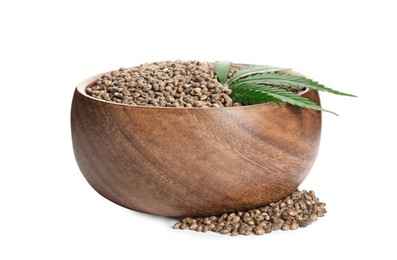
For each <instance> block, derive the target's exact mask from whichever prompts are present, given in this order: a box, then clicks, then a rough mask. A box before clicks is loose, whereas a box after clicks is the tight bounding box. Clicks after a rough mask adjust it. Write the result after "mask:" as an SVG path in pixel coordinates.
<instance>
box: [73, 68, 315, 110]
mask: <svg viewBox="0 0 397 260" xmlns="http://www.w3.org/2000/svg"><path fill="white" fill-rule="evenodd" d="M111 72H112V71H108V72H103V73H99V74H97V75H94V76H91V77H88V78H86V79H84V80H82V81H81V82H80V83H78V84H77V86H76V91H77V92H78V93H79V94H81V95H83V96H84V97H86V98H89V99H91V100H94V101H98V102H103V103H106V104H109V105H114V106H124V107H131V108H137V109H171V110H191V111H194V110H218V109H227V110H230V109H247V108H250V107H251V108H253V107H258V106H272V105H275V104H278V105H285V104H281V103H277V102H273V101H271V102H265V103H260V104H253V105H245V106H232V107H154V106H139V105H136V106H133V105H129V104H122V103H116V102H112V101H107V100H103V99H97V98H95V97H92V96H90V95H88V94H87V93H86V91H85V90H86V89H87V88H88V87H89V86H92V85H94V84H95V81H96V80H97V79H99V78H100V77H102V76H103V75H106V74H110V73H111ZM290 72H292V73H297V72H295V71H292V70H291V71H290ZM300 75H301V74H300ZM309 91H312V90H311V89H309V88H306V89H305V90H304V91H303V92H301V93H299V95H303V94H306V93H308V92H309Z"/></svg>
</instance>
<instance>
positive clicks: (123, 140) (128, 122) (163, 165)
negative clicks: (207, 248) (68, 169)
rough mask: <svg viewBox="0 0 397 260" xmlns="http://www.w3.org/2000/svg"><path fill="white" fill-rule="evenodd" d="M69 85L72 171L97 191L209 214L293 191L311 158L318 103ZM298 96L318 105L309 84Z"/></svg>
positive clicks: (166, 212)
mask: <svg viewBox="0 0 397 260" xmlns="http://www.w3.org/2000/svg"><path fill="white" fill-rule="evenodd" d="M101 75H103V74H100V75H97V76H94V77H91V78H89V79H87V80H85V81H83V82H81V83H80V84H79V85H78V86H77V88H76V91H75V93H74V97H73V104H72V111H71V127H72V139H73V148H74V153H75V157H76V160H77V163H78V165H79V167H80V170H81V172H82V173H83V175H84V176H85V178H86V179H87V181H88V182H89V184H90V185H91V186H92V187H93V188H94V189H95V190H96V191H97V192H98V193H99V194H101V195H102V196H104V197H105V198H107V199H109V200H111V201H113V202H115V203H117V204H119V205H121V206H124V207H126V208H129V209H133V210H137V211H141V212H147V213H151V214H156V215H163V216H171V217H184V216H209V215H214V214H219V213H223V212H231V211H237V210H245V209H250V208H254V207H259V206H263V205H266V204H268V203H271V202H275V201H277V200H279V199H281V198H284V197H286V196H288V195H289V194H291V193H292V192H294V191H295V190H296V189H297V187H298V186H299V185H300V183H301V182H302V181H303V180H304V179H305V177H306V176H307V174H308V172H309V171H310V169H311V167H312V165H313V163H314V160H315V158H316V155H317V152H318V148H319V142H320V134H321V112H319V111H314V110H308V109H303V108H299V107H294V106H290V105H284V104H277V103H265V104H258V105H251V106H243V107H228V108H164V107H161V108H158V107H157V108H156V107H143V106H128V105H122V104H115V103H111V102H106V101H102V100H97V99H94V98H92V97H90V96H88V95H87V94H86V93H85V89H86V87H88V86H91V85H93V84H94V82H95V80H96V79H97V78H99V77H100V76H101ZM303 96H305V97H307V98H309V99H310V100H312V101H313V102H315V103H316V104H318V105H320V99H319V95H318V93H317V92H316V91H307V92H306V93H304V94H303Z"/></svg>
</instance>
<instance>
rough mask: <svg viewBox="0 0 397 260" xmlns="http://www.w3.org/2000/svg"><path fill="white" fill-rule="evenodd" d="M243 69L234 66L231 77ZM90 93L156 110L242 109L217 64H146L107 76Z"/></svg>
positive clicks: (189, 62)
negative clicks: (223, 81) (222, 80)
mask: <svg viewBox="0 0 397 260" xmlns="http://www.w3.org/2000/svg"><path fill="white" fill-rule="evenodd" d="M242 67H243V66H237V65H233V66H232V69H231V70H230V75H231V74H233V73H235V72H236V71H237V70H238V69H240V68H242ZM86 92H87V94H88V95H91V96H93V97H95V98H98V99H103V100H107V101H113V102H116V103H122V104H128V105H140V106H156V107H231V106H239V105H240V104H239V103H238V102H233V100H232V99H231V97H230V94H231V93H232V91H231V90H230V89H229V87H228V86H227V85H226V84H224V85H222V84H221V83H220V82H219V81H218V80H217V79H216V75H215V71H214V64H213V63H209V62H198V61H164V62H154V63H146V64H142V65H140V66H137V67H133V68H130V69H125V68H121V69H119V70H116V71H112V72H111V73H110V74H106V75H103V76H102V77H101V78H99V79H98V80H97V81H96V83H95V85H94V86H92V87H91V88H87V89H86Z"/></svg>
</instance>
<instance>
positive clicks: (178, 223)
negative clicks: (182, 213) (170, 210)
mask: <svg viewBox="0 0 397 260" xmlns="http://www.w3.org/2000/svg"><path fill="white" fill-rule="evenodd" d="M181 225H182V223H181V222H176V223H175V224H174V226H173V227H172V228H173V229H179V228H180V227H181Z"/></svg>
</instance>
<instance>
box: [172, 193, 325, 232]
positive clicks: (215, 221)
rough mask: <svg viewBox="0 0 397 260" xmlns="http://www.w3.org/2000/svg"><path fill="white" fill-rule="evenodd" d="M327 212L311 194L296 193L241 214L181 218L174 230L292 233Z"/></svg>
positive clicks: (313, 194) (323, 204) (322, 204)
mask: <svg viewBox="0 0 397 260" xmlns="http://www.w3.org/2000/svg"><path fill="white" fill-rule="evenodd" d="M326 212H327V210H326V209H325V203H322V202H320V200H319V199H318V198H317V197H316V195H315V193H314V191H306V190H302V191H299V190H297V191H296V192H294V193H293V194H291V195H290V196H288V197H286V198H284V199H282V200H279V201H277V202H275V203H271V204H269V205H267V206H264V207H261V208H257V209H251V210H248V211H244V212H240V211H238V212H233V213H230V214H228V213H224V214H222V215H220V216H211V217H205V218H189V217H187V218H184V219H182V220H181V221H179V222H177V223H175V224H174V226H173V228H174V229H190V230H195V231H199V232H207V231H213V232H217V233H220V234H224V235H225V234H230V235H232V236H237V235H251V234H256V235H263V234H265V233H270V232H272V231H275V230H280V229H281V230H284V231H286V230H295V229H297V228H299V227H306V226H308V225H310V224H312V223H313V222H314V221H316V220H317V218H318V217H323V216H324V215H325V213H326Z"/></svg>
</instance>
